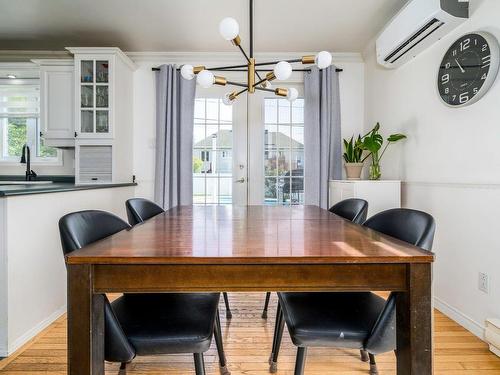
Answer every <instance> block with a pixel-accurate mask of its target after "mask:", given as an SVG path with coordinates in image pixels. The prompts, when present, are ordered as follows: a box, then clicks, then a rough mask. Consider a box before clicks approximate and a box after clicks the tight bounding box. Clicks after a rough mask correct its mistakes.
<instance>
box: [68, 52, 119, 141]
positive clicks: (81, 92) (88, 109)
mask: <svg viewBox="0 0 500 375" xmlns="http://www.w3.org/2000/svg"><path fill="white" fill-rule="evenodd" d="M114 60H115V57H114V56H113V55H102V56H93V55H87V54H85V55H76V56H75V73H76V74H75V76H76V81H75V84H76V86H77V89H76V101H77V103H76V109H77V111H78V116H77V118H76V132H77V136H79V137H81V138H113V116H112V115H113V111H112V107H113V106H112V104H111V103H113V96H114V93H113V73H114V71H115V69H114V65H115V63H114Z"/></svg>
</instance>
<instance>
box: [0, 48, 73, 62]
mask: <svg viewBox="0 0 500 375" xmlns="http://www.w3.org/2000/svg"><path fill="white" fill-rule="evenodd" d="M70 57H71V54H70V53H69V52H68V51H33V50H0V61H3V62H16V63H19V62H29V61H31V59H65V58H66V59H67V58H70Z"/></svg>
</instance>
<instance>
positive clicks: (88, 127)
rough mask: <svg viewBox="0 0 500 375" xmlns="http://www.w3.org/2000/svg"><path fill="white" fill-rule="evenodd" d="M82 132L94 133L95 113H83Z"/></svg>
mask: <svg viewBox="0 0 500 375" xmlns="http://www.w3.org/2000/svg"><path fill="white" fill-rule="evenodd" d="M80 121H81V132H82V133H93V132H94V111H82V113H81V120H80Z"/></svg>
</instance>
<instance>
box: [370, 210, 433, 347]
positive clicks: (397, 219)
mask: <svg viewBox="0 0 500 375" xmlns="http://www.w3.org/2000/svg"><path fill="white" fill-rule="evenodd" d="M364 225H365V226H366V227H369V228H371V229H374V230H376V231H378V232H381V233H384V234H386V235H388V236H391V237H395V238H397V239H400V240H402V241H405V242H408V243H410V244H412V245H415V246H418V247H420V248H422V249H424V250H429V251H430V250H431V249H432V243H433V241H434V232H435V231H436V224H435V222H434V218H433V217H432V216H431V215H429V214H428V213H425V212H422V211H417V210H411V209H408V208H394V209H391V210H387V211H383V212H380V213H378V214H376V215H374V216H372V217H371V218H369V219H368V220H367V221H366V222H365V224H364ZM365 349H366V350H368V352H370V353H372V354H381V353H385V352H388V351H391V350H394V349H396V294H395V293H391V294H390V296H389V298H388V299H387V302H386V304H385V306H384V309H383V310H382V312H381V314H380V315H379V317H378V320H377V322H376V323H375V325H374V326H373V329H372V331H371V333H370V336H369V337H368V339H367V340H366V342H365Z"/></svg>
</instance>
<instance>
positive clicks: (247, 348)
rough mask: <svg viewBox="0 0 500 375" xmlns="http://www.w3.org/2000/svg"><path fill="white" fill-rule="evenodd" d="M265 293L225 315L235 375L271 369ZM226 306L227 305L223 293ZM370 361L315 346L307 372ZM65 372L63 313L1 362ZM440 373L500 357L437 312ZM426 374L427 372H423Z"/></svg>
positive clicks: (173, 369)
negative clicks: (264, 309)
mask: <svg viewBox="0 0 500 375" xmlns="http://www.w3.org/2000/svg"><path fill="white" fill-rule="evenodd" d="M264 297H265V295H264V294H263V293H252V294H239V293H231V294H229V299H230V304H231V308H232V311H233V319H232V320H231V321H230V322H227V321H226V319H225V315H224V314H222V316H221V318H222V324H223V326H222V329H223V335H224V345H225V350H226V356H227V359H228V365H229V369H230V370H231V372H232V374H233V375H239V374H245V375H264V374H269V372H268V367H269V366H268V364H267V360H268V356H269V352H270V347H271V344H272V334H273V328H274V324H273V322H274V312H275V305H276V295H275V294H273V295H272V297H271V305H270V309H269V318H268V319H267V320H263V319H261V317H260V314H261V311H262V306H263V303H264ZM221 311H222V312H224V311H225V310H224V305H223V302H222V298H221ZM205 362H206V368H207V375H218V374H219V368H218V362H217V352H216V350H215V347H214V345H212V348H211V349H210V350H209V351H208V352H207V353H206V354H205ZM294 362H295V348H294V346H293V345H292V343H291V341H290V338H289V337H288V334H285V337H284V339H283V345H282V351H281V354H280V358H279V363H278V372H277V374H278V375H292V374H293V367H294ZM377 362H378V368H379V373H380V375H389V374H395V358H394V354H392V353H389V354H385V355H381V356H377ZM118 367H119V366H118V364H107V365H106V375H109V374H118ZM368 368H369V366H368V364H367V363H363V362H361V361H360V360H359V351H356V350H334V349H310V350H309V354H308V358H307V363H306V374H307V375H341V374H342V375H357V374H363V375H368ZM128 373H130V374H134V375H137V374H143V375H160V374H161V375H188V374H194V365H193V359H192V355H169V356H156V357H139V358H137V359H135V360H134V361H133V362H132V364H131V365H130V367H129V371H128ZM21 374H22V375H42V374H43V375H64V374H66V318H65V317H62V318H60V319H59V320H58V321H57V322H55V323H54V324H52V325H51V326H50V327H48V328H47V329H46V330H45V331H44V332H42V333H41V334H40V335H38V336H37V337H36V338H35V339H34V340H32V342H30V343H28V344H27V345H25V347H23V348H22V349H21V350H19V351H18V353H16V355H14V356H11V357H10V358H8V359H5V360H3V361H0V375H21ZM435 374H437V375H441V374H442V375H493V374H495V375H500V359H499V358H498V357H496V356H495V355H493V354H491V353H490V352H489V351H488V348H487V345H486V344H485V343H484V342H482V341H480V340H479V339H477V338H476V337H475V336H473V335H472V334H471V333H469V332H467V331H466V330H465V329H463V328H462V327H460V326H459V325H458V324H456V323H455V322H453V321H451V320H450V319H448V318H447V317H445V316H444V315H443V314H441V313H439V312H436V314H435ZM422 375H424V374H422Z"/></svg>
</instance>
